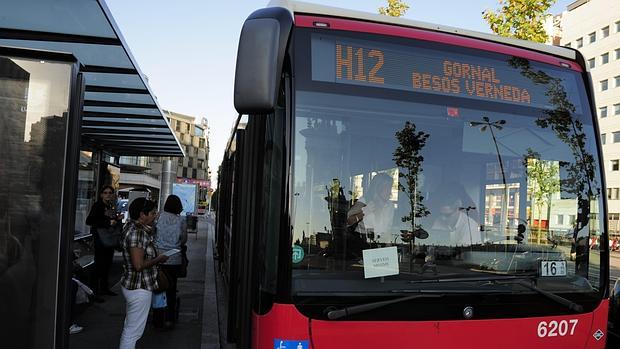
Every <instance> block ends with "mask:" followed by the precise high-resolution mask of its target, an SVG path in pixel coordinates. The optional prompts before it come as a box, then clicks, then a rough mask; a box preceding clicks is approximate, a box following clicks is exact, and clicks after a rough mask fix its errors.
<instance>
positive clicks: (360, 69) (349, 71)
mask: <svg viewBox="0 0 620 349" xmlns="http://www.w3.org/2000/svg"><path fill="white" fill-rule="evenodd" d="M343 48H344V50H345V51H346V55H344V54H343ZM354 51H355V54H353V52H354ZM383 56H384V55H383V51H380V50H375V49H373V50H368V49H364V48H361V47H353V46H348V45H340V44H336V78H338V79H343V74H342V73H343V71H345V72H346V77H345V78H344V79H346V80H353V81H360V82H371V83H373V84H383V83H384V81H385V80H384V78H383V77H382V76H379V75H378V74H379V71H380V70H381V67H383V64H384V58H383ZM354 66H355V75H353V69H354V68H353V67H354ZM367 73H368V74H367Z"/></svg>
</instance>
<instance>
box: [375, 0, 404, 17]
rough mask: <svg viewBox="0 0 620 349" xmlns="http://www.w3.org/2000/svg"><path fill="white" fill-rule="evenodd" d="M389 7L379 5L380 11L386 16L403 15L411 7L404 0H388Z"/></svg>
mask: <svg viewBox="0 0 620 349" xmlns="http://www.w3.org/2000/svg"><path fill="white" fill-rule="evenodd" d="M387 2H388V3H387V7H383V6H382V7H379V13H380V14H382V15H386V16H392V17H402V16H404V15H405V13H406V12H407V10H408V9H409V5H407V3H405V2H404V1H402V0H388V1H387Z"/></svg>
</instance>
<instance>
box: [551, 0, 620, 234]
mask: <svg viewBox="0 0 620 349" xmlns="http://www.w3.org/2000/svg"><path fill="white" fill-rule="evenodd" d="M560 17H561V19H560V26H561V39H560V45H562V46H567V47H573V48H575V49H578V50H579V51H580V52H581V53H582V54H583V56H584V57H585V59H586V62H587V65H588V69H589V70H590V73H591V75H592V81H593V86H594V97H595V103H596V109H597V114H598V120H599V125H600V132H601V135H600V136H601V142H602V143H603V157H604V161H605V164H604V167H605V177H606V182H607V198H608V202H609V205H608V212H609V230H610V232H611V233H612V234H620V1H618V0H578V1H575V2H573V3H572V4H570V5H569V6H568V7H567V9H566V11H564V12H563V13H562V14H561V15H560Z"/></svg>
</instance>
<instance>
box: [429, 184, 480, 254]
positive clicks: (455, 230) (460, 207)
mask: <svg viewBox="0 0 620 349" xmlns="http://www.w3.org/2000/svg"><path fill="white" fill-rule="evenodd" d="M463 193H464V191H463ZM464 195H466V194H464ZM437 197H438V200H439V204H438V205H437V206H436V207H437V211H436V212H435V211H433V210H432V211H431V214H432V217H433V218H434V221H433V223H432V224H431V228H430V234H431V237H432V240H433V241H440V242H441V244H442V245H449V246H470V245H476V244H480V243H482V236H481V234H480V229H479V225H478V222H476V220H475V219H473V217H472V215H474V212H475V210H476V207H474V206H473V202H470V200H466V199H463V198H461V194H460V193H459V191H458V190H453V191H448V190H443V191H442V194H440V195H438V196H437ZM465 203H467V205H466V204H465ZM433 235H435V236H433Z"/></svg>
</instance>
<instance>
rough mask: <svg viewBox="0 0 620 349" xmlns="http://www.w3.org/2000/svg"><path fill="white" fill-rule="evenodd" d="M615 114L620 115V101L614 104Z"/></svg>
mask: <svg viewBox="0 0 620 349" xmlns="http://www.w3.org/2000/svg"><path fill="white" fill-rule="evenodd" d="M614 115H620V103H616V104H614Z"/></svg>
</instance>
